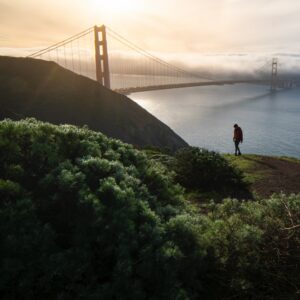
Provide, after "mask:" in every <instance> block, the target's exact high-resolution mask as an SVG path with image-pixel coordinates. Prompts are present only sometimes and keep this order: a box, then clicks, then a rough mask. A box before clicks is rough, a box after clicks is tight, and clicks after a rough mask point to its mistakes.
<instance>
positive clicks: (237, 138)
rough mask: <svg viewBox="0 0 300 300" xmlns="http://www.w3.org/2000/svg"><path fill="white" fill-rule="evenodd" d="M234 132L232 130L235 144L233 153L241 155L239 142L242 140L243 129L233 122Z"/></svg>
mask: <svg viewBox="0 0 300 300" xmlns="http://www.w3.org/2000/svg"><path fill="white" fill-rule="evenodd" d="M233 127H234V132H233V142H234V145H235V153H234V154H235V155H242V153H241V151H240V148H239V144H240V143H242V142H243V131H242V128H241V127H239V126H238V124H234V125H233Z"/></svg>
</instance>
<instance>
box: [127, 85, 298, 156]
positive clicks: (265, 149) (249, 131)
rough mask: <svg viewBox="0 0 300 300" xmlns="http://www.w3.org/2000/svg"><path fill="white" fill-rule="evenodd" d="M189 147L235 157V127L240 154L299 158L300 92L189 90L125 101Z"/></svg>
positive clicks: (222, 88)
mask: <svg viewBox="0 0 300 300" xmlns="http://www.w3.org/2000/svg"><path fill="white" fill-rule="evenodd" d="M129 97H130V98H131V99H133V100H134V101H136V102H137V103H138V104H140V105H141V106H142V107H144V108H145V109H147V110H148V111H149V112H150V113H152V114H153V115H154V116H156V117H157V118H159V119H160V120H162V121H163V122H164V123H166V124H167V125H168V126H169V127H171V128H172V129H173V130H174V131H175V132H176V133H177V134H179V135H180V136H181V137H182V138H183V139H185V140H186V141H187V142H188V143H189V144H190V145H193V146H199V147H205V148H207V149H210V150H216V151H219V152H226V153H227V152H229V153H230V152H233V148H234V147H233V142H232V132H233V124H234V123H238V124H239V125H240V126H241V127H242V129H243V131H244V139H245V140H244V143H243V144H242V146H241V150H242V152H244V153H257V154H266V155H278V156H280V155H287V156H295V157H300V88H295V89H292V90H281V91H278V92H277V93H275V94H271V93H270V92H269V90H268V88H267V87H265V86H256V85H250V84H237V85H226V86H207V87H193V88H182V89H172V90H162V91H151V92H143V93H135V94H132V95H130V96H129Z"/></svg>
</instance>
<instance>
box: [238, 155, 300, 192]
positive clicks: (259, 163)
mask: <svg viewBox="0 0 300 300" xmlns="http://www.w3.org/2000/svg"><path fill="white" fill-rule="evenodd" d="M243 159H245V160H249V161H251V162H253V163H254V166H255V168H253V169H252V170H251V173H254V174H255V173H259V174H263V176H260V178H259V179H257V180H255V181H254V182H253V183H252V184H251V190H252V191H253V192H255V193H256V194H257V195H258V196H260V197H268V196H270V195H272V194H274V193H281V192H283V193H285V194H291V193H300V161H299V160H293V159H286V158H276V157H267V156H245V157H244V158H243Z"/></svg>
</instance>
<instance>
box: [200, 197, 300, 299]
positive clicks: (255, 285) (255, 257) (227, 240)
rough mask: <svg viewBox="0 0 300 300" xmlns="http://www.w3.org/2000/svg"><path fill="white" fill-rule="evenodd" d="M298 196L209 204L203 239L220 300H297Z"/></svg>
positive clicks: (299, 253)
mask: <svg viewBox="0 0 300 300" xmlns="http://www.w3.org/2000/svg"><path fill="white" fill-rule="evenodd" d="M299 208H300V194H299V195H290V196H285V195H277V196H276V195H274V196H273V197H272V198H270V199H266V200H261V201H259V202H254V201H249V202H245V201H238V200H232V199H227V200H224V201H223V203H221V204H214V203H211V204H210V205H207V207H206V208H205V209H206V211H208V214H207V215H205V216H204V215H203V216H202V217H201V219H202V220H201V221H199V223H200V224H201V225H200V227H201V229H198V230H199V232H201V233H202V236H201V237H202V239H203V240H204V241H205V242H204V244H206V245H207V246H208V247H209V248H210V249H212V251H213V252H214V260H215V262H216V265H217V270H218V275H217V276H218V277H219V280H220V283H221V285H222V288H221V290H222V294H223V295H224V298H226V297H225V296H228V297H232V298H234V297H235V298H237V299H290V300H292V299H298V297H299V288H300V285H299V283H300V272H299V271H300V269H299V268H300V267H299V266H300V227H299V224H300V209H299Z"/></svg>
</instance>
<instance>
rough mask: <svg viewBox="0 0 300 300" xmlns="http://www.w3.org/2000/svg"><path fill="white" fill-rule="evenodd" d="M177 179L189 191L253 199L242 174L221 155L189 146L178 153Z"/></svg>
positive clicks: (176, 158)
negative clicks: (242, 196)
mask: <svg viewBox="0 0 300 300" xmlns="http://www.w3.org/2000/svg"><path fill="white" fill-rule="evenodd" d="M172 168H173V170H174V171H175V173H176V175H175V179H176V181H177V182H179V183H180V184H181V185H182V186H184V187H185V188H187V189H189V190H198V191H201V192H218V193H220V194H221V195H222V196H234V197H237V196H240V195H246V196H249V192H248V189H247V186H246V184H245V182H244V181H243V175H242V173H241V172H240V171H239V170H238V169H236V168H234V167H233V166H232V165H230V164H229V163H228V161H227V160H226V159H225V158H224V157H223V156H222V155H220V154H218V153H216V152H213V151H208V150H206V149H202V148H197V147H189V148H183V149H181V150H178V151H177V152H176V153H175V161H174V163H173V165H172Z"/></svg>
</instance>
